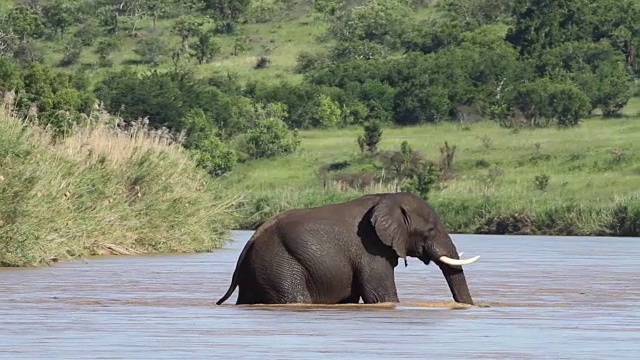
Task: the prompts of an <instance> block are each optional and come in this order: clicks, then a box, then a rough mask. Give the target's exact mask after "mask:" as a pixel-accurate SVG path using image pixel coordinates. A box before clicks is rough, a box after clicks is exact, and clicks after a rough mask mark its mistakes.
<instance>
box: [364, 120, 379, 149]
mask: <svg viewBox="0 0 640 360" xmlns="http://www.w3.org/2000/svg"><path fill="white" fill-rule="evenodd" d="M362 128H363V130H364V134H363V135H360V136H359V137H358V146H360V151H362V152H364V150H365V149H366V150H367V152H369V154H375V153H376V151H377V150H378V143H380V140H382V125H381V124H380V122H379V121H377V120H371V121H369V122H367V123H366V124H364V125H363V127H362Z"/></svg>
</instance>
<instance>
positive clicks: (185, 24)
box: [172, 15, 206, 52]
mask: <svg viewBox="0 0 640 360" xmlns="http://www.w3.org/2000/svg"><path fill="white" fill-rule="evenodd" d="M205 23H206V19H205V18H203V17H199V16H192V15H183V16H180V17H179V18H178V19H177V20H176V22H175V23H174V24H173V28H172V30H173V32H174V33H176V34H177V35H178V36H180V39H182V50H183V51H185V52H188V51H189V39H190V38H192V37H193V36H196V35H197V34H198V33H199V32H200V27H201V26H202V25H204V24H205Z"/></svg>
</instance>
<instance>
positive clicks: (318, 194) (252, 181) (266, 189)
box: [224, 99, 640, 234]
mask: <svg viewBox="0 0 640 360" xmlns="http://www.w3.org/2000/svg"><path fill="white" fill-rule="evenodd" d="M637 104H638V99H633V101H632V102H630V105H629V107H630V108H631V109H633V107H634V106H637ZM629 111H630V110H629V108H627V109H625V113H629ZM631 111H633V110H631ZM361 133H362V129H361V128H358V127H351V128H346V129H334V130H307V131H302V132H301V133H300V135H301V137H302V145H301V148H302V149H301V150H300V151H299V152H298V153H296V154H293V155H290V156H287V157H282V158H279V159H276V160H265V161H256V162H252V163H249V164H243V165H241V166H239V167H238V168H237V169H236V170H235V171H234V172H233V173H232V174H229V175H228V177H227V179H226V180H224V181H225V183H226V184H228V186H229V188H236V189H244V190H245V191H247V193H249V194H251V195H252V196H253V197H255V198H263V200H261V201H263V202H265V203H266V202H268V201H273V202H277V201H279V200H278V199H284V200H282V201H283V202H284V205H282V204H280V205H275V204H273V206H274V208H276V209H283V208H287V207H288V206H301V205H302V204H312V205H320V204H323V203H327V202H330V201H329V200H328V199H335V200H337V199H347V198H352V197H355V196H359V195H360V194H362V193H370V192H378V191H381V190H385V189H381V188H379V187H378V188H368V189H364V190H350V191H346V192H343V191H341V190H340V189H338V188H336V186H335V184H331V183H330V184H327V183H326V182H324V180H323V179H322V178H321V177H320V176H318V170H319V168H320V167H321V166H322V165H325V164H328V163H333V162H339V161H344V160H349V159H353V158H354V157H356V156H357V155H358V154H359V148H358V146H357V143H356V138H357V136H358V135H360V134H361ZM638 134H640V117H638V116H633V117H622V118H615V119H602V118H591V119H588V120H585V121H584V122H583V123H582V124H581V125H580V126H579V127H577V128H573V129H556V128H546V129H535V130H521V131H518V132H514V131H512V130H511V129H505V128H501V127H500V126H499V125H498V124H496V123H494V122H489V121H483V122H477V123H474V124H471V125H470V126H468V127H463V126H461V125H460V124H458V123H452V122H446V123H440V124H434V125H423V126H413V127H404V128H385V129H384V130H383V135H382V141H381V143H380V145H379V148H380V149H382V150H399V148H400V144H401V142H402V141H407V142H408V143H409V145H411V147H412V148H414V149H415V150H419V151H421V152H423V153H424V154H425V155H426V157H427V158H429V159H431V160H434V161H438V160H439V157H440V150H439V148H440V146H442V145H443V144H444V142H445V141H446V142H448V144H449V145H450V146H453V145H455V146H456V152H455V158H454V163H453V166H454V168H455V170H456V176H455V177H454V178H453V179H451V180H447V181H445V182H443V183H442V184H441V185H440V188H438V189H435V190H432V192H431V193H430V201H431V202H433V204H434V206H435V207H436V208H438V209H439V211H440V212H442V214H443V218H444V219H445V221H446V222H447V223H448V224H449V225H450V226H451V227H452V229H453V230H454V231H463V232H474V231H477V228H478V227H479V226H480V225H481V222H482V221H486V220H487V219H488V218H490V217H491V216H503V215H504V216H506V215H508V214H511V213H516V212H521V213H529V214H537V215H536V216H537V218H538V219H543V218H544V219H547V220H545V221H546V223H549V222H553V221H555V220H554V218H557V221H558V222H565V223H566V224H564V225H558V227H560V228H562V229H560V230H557V231H558V232H561V231H564V233H566V234H575V233H585V234H593V233H606V232H607V231H609V230H606V229H605V228H607V226H611V224H609V223H610V222H611V221H613V220H611V216H612V215H611V214H612V213H611V212H612V211H613V210H612V209H614V208H616V207H618V206H623V205H621V204H625V205H628V206H630V209H636V208H637V209H640V200H639V199H640V142H638V136H639V135H638ZM545 176H548V183H547V184H546V185H544V184H542V185H540V184H539V183H537V180H536V177H545ZM538 182H540V180H538ZM386 190H390V191H393V189H386ZM323 197H324V198H323ZM454 203H455V204H454ZM263 205H264V204H263ZM564 208H567V209H565V210H562V209H564ZM251 211H253V212H256V210H255V209H252V210H251ZM634 211H635V210H634ZM638 211H639V212H638V216H639V218H638V219H637V221H640V210H638ZM265 213H266V212H265ZM251 214H252V216H254V215H253V213H251ZM551 214H555V215H551ZM254 218H255V216H254ZM539 221H541V220H539ZM605 222H607V223H606V224H605ZM546 223H545V224H546ZM569 223H570V224H571V225H567V224H569ZM552 225H553V226H555V225H554V224H551V225H549V224H547V225H545V226H547V228H545V229H543V230H540V231H541V232H545V231H546V232H548V231H550V230H549V227H550V226H552ZM638 225H639V227H638V229H640V223H639V224H638ZM568 226H573V227H581V228H580V229H577V228H570V229H567V227H568Z"/></svg>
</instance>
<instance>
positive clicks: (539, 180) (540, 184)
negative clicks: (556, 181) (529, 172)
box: [533, 174, 550, 190]
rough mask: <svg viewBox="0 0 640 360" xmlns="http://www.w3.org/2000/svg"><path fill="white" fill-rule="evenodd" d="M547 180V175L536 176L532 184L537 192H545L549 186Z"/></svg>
mask: <svg viewBox="0 0 640 360" xmlns="http://www.w3.org/2000/svg"><path fill="white" fill-rule="evenodd" d="M549 179H550V177H549V175H547V174H540V175H536V176H535V178H534V179H533V184H534V185H535V187H536V189H538V190H546V189H547V187H548V186H549Z"/></svg>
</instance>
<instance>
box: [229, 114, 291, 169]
mask: <svg viewBox="0 0 640 360" xmlns="http://www.w3.org/2000/svg"><path fill="white" fill-rule="evenodd" d="M253 116H254V119H253V122H252V126H251V128H250V129H249V130H248V131H247V132H246V134H244V136H243V139H242V140H243V141H242V143H241V145H240V148H241V151H243V152H244V153H246V154H247V155H248V156H249V157H250V158H252V159H260V158H269V157H274V156H280V155H286V154H291V153H293V152H294V151H296V149H297V148H298V146H300V138H299V136H298V132H297V130H291V129H289V127H287V124H286V123H285V122H284V120H283V119H284V118H285V117H286V116H287V111H286V106H284V105H283V104H279V103H275V104H268V105H265V106H262V105H255V107H254V115H253Z"/></svg>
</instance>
